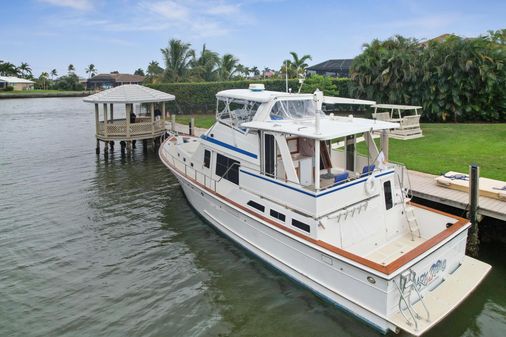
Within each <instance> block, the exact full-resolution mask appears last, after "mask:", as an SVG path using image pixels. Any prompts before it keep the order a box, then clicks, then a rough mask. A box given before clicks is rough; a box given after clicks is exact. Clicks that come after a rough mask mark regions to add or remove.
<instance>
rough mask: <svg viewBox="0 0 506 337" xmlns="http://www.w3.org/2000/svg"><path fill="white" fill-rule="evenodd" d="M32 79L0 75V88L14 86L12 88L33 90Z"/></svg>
mask: <svg viewBox="0 0 506 337" xmlns="http://www.w3.org/2000/svg"><path fill="white" fill-rule="evenodd" d="M34 84H35V82H34V81H30V80H27V79H24V78H19V77H13V76H0V89H4V88H6V87H9V86H10V87H14V90H33V85H34Z"/></svg>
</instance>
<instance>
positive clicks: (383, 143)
mask: <svg viewBox="0 0 506 337" xmlns="http://www.w3.org/2000/svg"><path fill="white" fill-rule="evenodd" d="M380 143H381V150H382V151H383V154H384V155H385V161H386V162H387V161H388V131H387V130H382V131H381V140H380Z"/></svg>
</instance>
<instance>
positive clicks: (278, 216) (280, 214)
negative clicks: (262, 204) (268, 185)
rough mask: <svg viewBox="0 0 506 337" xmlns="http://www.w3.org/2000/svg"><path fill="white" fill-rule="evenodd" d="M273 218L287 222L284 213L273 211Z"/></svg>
mask: <svg viewBox="0 0 506 337" xmlns="http://www.w3.org/2000/svg"><path fill="white" fill-rule="evenodd" d="M271 216H272V217H273V218H276V219H278V220H281V221H283V222H285V215H284V214H283V213H279V212H278V211H275V210H273V209H271Z"/></svg>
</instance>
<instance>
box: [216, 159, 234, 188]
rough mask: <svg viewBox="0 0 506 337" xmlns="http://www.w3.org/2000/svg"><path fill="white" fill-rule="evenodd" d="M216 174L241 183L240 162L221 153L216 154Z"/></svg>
mask: <svg viewBox="0 0 506 337" xmlns="http://www.w3.org/2000/svg"><path fill="white" fill-rule="evenodd" d="M216 175H218V176H220V177H223V178H224V179H227V180H228V181H231V182H233V183H234V184H239V162H238V161H237V160H233V159H230V158H228V157H226V156H224V155H221V154H219V153H218V154H216Z"/></svg>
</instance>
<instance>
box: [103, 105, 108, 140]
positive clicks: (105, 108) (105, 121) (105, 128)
mask: <svg viewBox="0 0 506 337" xmlns="http://www.w3.org/2000/svg"><path fill="white" fill-rule="evenodd" d="M104 135H105V137H106V138H107V136H108V134H107V103H104Z"/></svg>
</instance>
